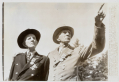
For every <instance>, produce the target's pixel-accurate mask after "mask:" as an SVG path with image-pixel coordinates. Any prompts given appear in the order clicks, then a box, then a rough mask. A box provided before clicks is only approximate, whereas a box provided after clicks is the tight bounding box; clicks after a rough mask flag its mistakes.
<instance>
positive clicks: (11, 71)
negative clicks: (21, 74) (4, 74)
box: [8, 57, 15, 81]
mask: <svg viewBox="0 0 119 82" xmlns="http://www.w3.org/2000/svg"><path fill="white" fill-rule="evenodd" d="M14 65H15V57H14V59H13V62H12V66H11V69H10V74H9V79H8V80H9V81H11V80H12V76H13V72H14Z"/></svg>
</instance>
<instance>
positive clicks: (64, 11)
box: [4, 2, 109, 78]
mask: <svg viewBox="0 0 119 82" xmlns="http://www.w3.org/2000/svg"><path fill="white" fill-rule="evenodd" d="M102 4H103V3H38V2H37V3H35V2H34V3H33V2H32V3H30V2H17V3H16V2H5V3H4V77H5V78H7V77H8V76H9V71H10V68H11V64H12V61H13V56H14V54H15V53H18V52H24V51H26V50H23V49H21V48H19V47H18V44H17V38H18V36H19V34H20V33H21V32H22V31H24V30H26V29H28V28H34V29H37V30H38V31H39V32H40V33H41V38H40V41H39V44H38V45H37V47H36V51H37V52H38V53H39V54H42V55H46V56H47V54H48V53H49V52H50V51H52V50H54V49H55V48H56V47H58V45H57V44H55V43H54V42H53V39H52V36H53V33H54V31H55V29H56V28H58V27H60V26H64V25H67V26H71V27H73V28H74V37H73V38H78V39H79V40H80V41H81V43H83V44H84V45H86V46H88V45H89V44H90V43H91V41H92V39H93V34H94V26H95V24H94V23H95V20H94V18H95V16H96V15H97V12H98V10H99V8H100V6H101V5H102ZM103 11H104V12H105V14H106V17H105V19H104V21H103V22H104V24H105V25H106V45H105V49H104V50H103V52H105V51H106V50H107V49H108V27H109V26H108V19H109V18H108V4H105V5H104V7H103Z"/></svg>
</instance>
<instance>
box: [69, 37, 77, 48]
mask: <svg viewBox="0 0 119 82" xmlns="http://www.w3.org/2000/svg"><path fill="white" fill-rule="evenodd" d="M69 45H70V46H71V47H73V48H76V47H78V46H79V40H78V39H77V38H72V40H71V41H70V43H69Z"/></svg>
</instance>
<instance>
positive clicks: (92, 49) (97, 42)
mask: <svg viewBox="0 0 119 82" xmlns="http://www.w3.org/2000/svg"><path fill="white" fill-rule="evenodd" d="M104 46H105V25H104V24H103V23H102V25H101V27H97V26H95V28H94V37H93V41H92V43H91V44H90V46H89V47H84V48H82V50H81V52H80V60H81V61H84V60H86V59H87V58H89V57H91V56H94V55H96V54H98V53H100V52H101V51H102V50H103V49H104Z"/></svg>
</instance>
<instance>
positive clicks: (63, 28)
mask: <svg viewBox="0 0 119 82" xmlns="http://www.w3.org/2000/svg"><path fill="white" fill-rule="evenodd" d="M62 30H69V31H70V32H71V37H72V36H73V35H74V29H73V28H72V27H70V26H62V27H59V28H57V29H56V30H55V32H54V34H53V41H54V42H55V43H57V44H59V41H57V35H58V34H59V33H60V32H61V31H62Z"/></svg>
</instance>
